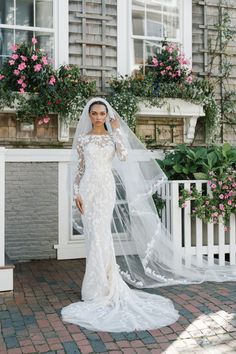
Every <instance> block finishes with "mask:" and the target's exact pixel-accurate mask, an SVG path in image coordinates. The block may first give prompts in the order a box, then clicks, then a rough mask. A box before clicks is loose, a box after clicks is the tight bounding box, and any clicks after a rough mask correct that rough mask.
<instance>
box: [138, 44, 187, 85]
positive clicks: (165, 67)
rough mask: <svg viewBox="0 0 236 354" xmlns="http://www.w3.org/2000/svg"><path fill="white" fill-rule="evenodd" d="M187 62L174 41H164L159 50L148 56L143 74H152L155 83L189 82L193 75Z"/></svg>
mask: <svg viewBox="0 0 236 354" xmlns="http://www.w3.org/2000/svg"><path fill="white" fill-rule="evenodd" d="M189 64H190V62H189V60H188V59H186V58H185V55H184V53H182V52H181V50H180V48H179V47H178V46H177V45H176V44H175V43H167V42H164V43H163V46H162V49H161V52H160V53H157V54H156V55H154V56H152V57H149V58H148V61H147V65H146V66H145V74H146V75H152V76H153V79H154V82H155V83H156V84H157V85H159V84H160V83H163V82H164V83H173V82H174V83H175V84H177V83H181V82H187V83H189V84H191V83H192V81H193V77H192V75H191V70H190V69H189Z"/></svg>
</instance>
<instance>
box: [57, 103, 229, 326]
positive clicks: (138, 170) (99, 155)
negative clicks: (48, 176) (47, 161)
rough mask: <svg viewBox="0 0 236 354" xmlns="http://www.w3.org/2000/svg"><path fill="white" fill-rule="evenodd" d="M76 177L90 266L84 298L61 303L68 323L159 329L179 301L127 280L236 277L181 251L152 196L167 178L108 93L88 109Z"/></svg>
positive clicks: (77, 145) (76, 147)
mask: <svg viewBox="0 0 236 354" xmlns="http://www.w3.org/2000/svg"><path fill="white" fill-rule="evenodd" d="M72 180H73V194H74V204H73V226H74V227H75V228H76V229H77V230H78V231H79V232H81V230H82V233H83V235H84V237H85V246H86V270H85V275H84V279H83V283H82V290H81V294H82V301H78V302H76V303H72V304H70V305H68V306H66V307H64V308H63V309H62V311H61V314H62V318H63V320H64V321H66V322H70V323H74V324H77V325H81V326H83V327H85V328H87V329H90V330H94V331H107V332H125V331H126V332H130V331H134V330H149V329H155V328H160V327H163V326H167V325H170V324H172V323H174V322H175V321H177V320H178V318H179V313H178V311H177V310H176V309H175V308H174V305H173V303H172V301H171V300H169V299H167V298H164V297H162V296H159V295H155V294H150V293H148V292H144V291H142V290H137V289H133V288H131V287H129V286H128V284H127V283H129V284H130V285H132V286H134V287H136V288H155V287H159V286H165V285H174V284H190V283H201V282H203V281H206V280H211V281H212V280H213V281H225V280H235V279H236V271H235V269H232V267H227V266H225V267H218V270H215V268H214V269H213V268H212V267H209V266H208V263H207V260H205V259H203V260H202V266H201V267H199V266H198V265H197V263H196V261H195V259H194V258H193V257H192V258H191V259H189V258H188V259H185V257H184V255H182V253H180V252H179V251H178V250H176V249H174V246H173V242H172V236H171V234H170V233H169V232H168V231H167V229H166V228H165V227H164V225H163V223H162V222H161V220H160V218H159V216H158V214H157V211H156V208H155V204H154V202H153V198H152V196H153V194H154V193H155V192H156V191H157V190H158V188H162V187H163V186H164V183H165V181H166V180H167V177H166V175H165V174H164V172H163V171H162V170H161V168H160V167H159V165H158V164H157V163H156V161H155V160H154V159H153V157H152V154H151V152H150V151H148V150H147V149H146V148H145V147H144V146H143V144H142V143H141V142H140V141H139V140H138V138H137V137H136V136H135V134H134V133H133V132H132V131H131V130H130V129H129V127H128V126H127V124H126V123H125V122H124V121H123V120H122V119H121V118H120V117H119V116H118V114H117V112H115V110H114V109H113V108H112V107H111V106H110V105H109V103H108V102H107V101H106V100H105V99H102V98H99V97H95V98H93V99H91V100H90V101H89V102H88V103H87V104H86V106H85V107H84V109H83V112H82V114H81V117H80V120H79V123H78V125H77V129H76V133H75V137H74V142H73V146H72ZM81 221H82V223H81ZM81 225H82V226H81ZM113 239H115V240H116V241H117V242H118V244H119V254H120V255H119V256H117V257H116V256H115V250H114V244H113Z"/></svg>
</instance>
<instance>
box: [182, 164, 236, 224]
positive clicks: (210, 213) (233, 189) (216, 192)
mask: <svg viewBox="0 0 236 354" xmlns="http://www.w3.org/2000/svg"><path fill="white" fill-rule="evenodd" d="M210 176H211V178H210V180H209V181H208V183H209V186H210V191H209V192H207V190H206V189H205V190H203V191H201V192H200V191H198V190H197V189H196V188H195V187H193V188H191V190H187V189H182V190H181V195H180V198H179V206H180V207H182V208H184V207H186V201H187V200H193V210H192V216H193V217H195V216H197V217H198V218H199V219H201V220H203V222H205V223H209V222H213V223H214V224H216V223H219V222H222V223H223V224H224V225H225V230H227V229H228V227H227V225H228V224H229V220H230V215H231V214H235V213H236V201H235V196H236V170H235V169H234V168H232V167H228V168H227V169H225V170H223V171H221V172H220V173H214V172H213V171H212V172H211V173H210Z"/></svg>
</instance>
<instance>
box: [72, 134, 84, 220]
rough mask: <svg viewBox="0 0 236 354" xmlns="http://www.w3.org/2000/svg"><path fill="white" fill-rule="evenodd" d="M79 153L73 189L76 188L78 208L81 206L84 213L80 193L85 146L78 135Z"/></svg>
mask: <svg viewBox="0 0 236 354" xmlns="http://www.w3.org/2000/svg"><path fill="white" fill-rule="evenodd" d="M77 153H78V165H77V166H78V167H77V174H76V176H75V180H74V184H73V190H74V200H75V202H76V205H77V208H79V210H80V211H81V213H82V214H83V201H82V199H81V196H80V194H79V184H80V181H81V178H82V176H83V174H84V171H85V160H84V148H83V142H82V137H81V136H79V137H78V142H77Z"/></svg>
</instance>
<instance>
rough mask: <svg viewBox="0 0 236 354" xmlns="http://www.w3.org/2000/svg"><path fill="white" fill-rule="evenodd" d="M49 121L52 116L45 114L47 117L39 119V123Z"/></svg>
mask: <svg viewBox="0 0 236 354" xmlns="http://www.w3.org/2000/svg"><path fill="white" fill-rule="evenodd" d="M49 121H50V118H49V117H48V116H45V117H43V118H41V119H39V121H38V125H42V124H47V123H49Z"/></svg>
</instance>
